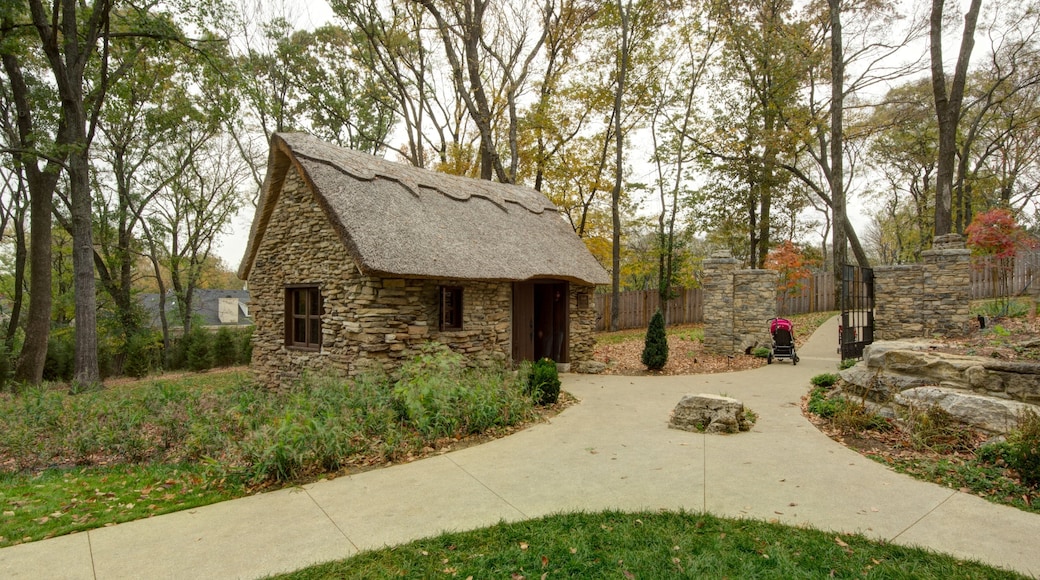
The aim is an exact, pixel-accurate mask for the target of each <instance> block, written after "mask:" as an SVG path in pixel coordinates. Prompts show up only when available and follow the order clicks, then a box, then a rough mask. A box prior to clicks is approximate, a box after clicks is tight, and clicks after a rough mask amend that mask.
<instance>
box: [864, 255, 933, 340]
mask: <svg viewBox="0 0 1040 580" xmlns="http://www.w3.org/2000/svg"><path fill="white" fill-rule="evenodd" d="M923 273H924V266H923V265H922V264H904V265H900V266H878V267H876V268H874V339H875V340H898V339H901V338H921V337H922V336H923V335H924V324H923V321H922V320H923V319H922V317H921V312H920V307H921V299H922V298H923V297H924V291H923V290H924V288H923V283H922V277H923Z"/></svg>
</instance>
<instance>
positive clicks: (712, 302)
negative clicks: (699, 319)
mask: <svg viewBox="0 0 1040 580" xmlns="http://www.w3.org/2000/svg"><path fill="white" fill-rule="evenodd" d="M738 264H739V262H737V260H736V259H735V258H734V257H733V254H731V253H730V251H729V250H719V251H716V252H714V253H713V254H712V255H711V257H710V258H708V259H707V260H704V263H703V267H704V283H703V288H704V349H705V350H706V351H708V352H711V353H717V354H731V353H732V352H733V273H734V272H736V271H737V265H738Z"/></svg>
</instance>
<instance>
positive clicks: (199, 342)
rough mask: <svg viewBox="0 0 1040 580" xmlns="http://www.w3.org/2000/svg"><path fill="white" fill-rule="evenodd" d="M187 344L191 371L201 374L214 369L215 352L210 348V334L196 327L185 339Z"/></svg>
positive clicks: (186, 352) (187, 357)
mask: <svg viewBox="0 0 1040 580" xmlns="http://www.w3.org/2000/svg"><path fill="white" fill-rule="evenodd" d="M185 343H186V345H185V347H184V352H185V355H186V357H185V358H186V359H187V363H188V368H189V369H191V370H193V371H195V372H201V371H204V370H208V369H211V368H213V351H212V349H211V348H210V336H209V333H208V332H206V331H205V330H203V329H202V328H200V327H199V326H194V327H192V329H191V332H190V333H189V334H188V336H187V337H185Z"/></svg>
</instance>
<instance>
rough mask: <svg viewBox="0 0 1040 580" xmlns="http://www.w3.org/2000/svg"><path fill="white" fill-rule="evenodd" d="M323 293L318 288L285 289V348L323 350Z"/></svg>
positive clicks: (296, 287)
mask: <svg viewBox="0 0 1040 580" xmlns="http://www.w3.org/2000/svg"><path fill="white" fill-rule="evenodd" d="M321 312H322V303H321V291H320V290H319V288H318V287H317V286H313V285H308V286H288V287H286V289H285V346H287V347H291V348H297V349H302V350H319V349H321Z"/></svg>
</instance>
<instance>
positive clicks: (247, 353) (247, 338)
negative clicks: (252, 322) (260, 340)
mask: <svg viewBox="0 0 1040 580" xmlns="http://www.w3.org/2000/svg"><path fill="white" fill-rule="evenodd" d="M252 361H253V327H252V326H250V327H248V328H245V329H242V330H240V331H239V335H238V364H241V365H247V364H250V363H251V362H252Z"/></svg>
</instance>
